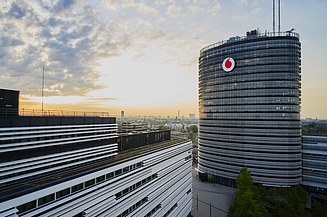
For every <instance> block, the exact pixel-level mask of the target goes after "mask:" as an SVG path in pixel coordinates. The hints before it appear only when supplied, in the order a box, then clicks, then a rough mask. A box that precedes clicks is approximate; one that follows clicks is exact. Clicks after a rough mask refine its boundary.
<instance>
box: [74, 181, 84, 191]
mask: <svg viewBox="0 0 327 217" xmlns="http://www.w3.org/2000/svg"><path fill="white" fill-rule="evenodd" d="M81 189H83V183H81V184H78V185H75V186H73V187H72V193H74V192H76V191H79V190H81Z"/></svg>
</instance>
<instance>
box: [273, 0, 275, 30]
mask: <svg viewBox="0 0 327 217" xmlns="http://www.w3.org/2000/svg"><path fill="white" fill-rule="evenodd" d="M273 34H274V35H275V0H273Z"/></svg>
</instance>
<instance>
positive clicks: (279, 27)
mask: <svg viewBox="0 0 327 217" xmlns="http://www.w3.org/2000/svg"><path fill="white" fill-rule="evenodd" d="M278 33H279V34H280V0H278Z"/></svg>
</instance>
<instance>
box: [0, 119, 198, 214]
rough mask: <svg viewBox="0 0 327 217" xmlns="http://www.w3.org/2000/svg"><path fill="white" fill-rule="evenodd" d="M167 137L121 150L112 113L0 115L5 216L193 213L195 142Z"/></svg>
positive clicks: (0, 201) (0, 205)
mask: <svg viewBox="0 0 327 217" xmlns="http://www.w3.org/2000/svg"><path fill="white" fill-rule="evenodd" d="M126 136H128V135H126ZM133 136H134V137H135V135H133ZM158 138H161V139H162V137H158ZM165 138H166V137H165ZM167 138H169V139H168V140H167V139H166V140H165V141H160V142H157V141H154V143H153V144H141V143H140V144H139V145H138V147H134V146H133V147H134V148H133V149H129V150H122V151H118V144H117V124H116V120H115V118H112V117H89V116H81V117H80V116H79V117H76V116H75V117H74V116H15V117H0V171H1V172H0V186H1V187H0V216H4V217H5V216H8V217H9V216H10V217H12V216H47V217H49V216H73V217H82V216H92V217H95V216H113V217H116V216H117V217H122V216H147V217H148V216H174V217H175V216H188V215H189V214H190V212H191V206H192V166H191V154H192V153H191V152H192V143H191V141H189V140H183V139H170V136H169V137H167ZM133 140H135V138H134V139H133ZM126 147H130V145H127V146H126Z"/></svg>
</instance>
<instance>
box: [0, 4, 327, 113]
mask: <svg viewBox="0 0 327 217" xmlns="http://www.w3.org/2000/svg"><path fill="white" fill-rule="evenodd" d="M326 9H327V3H326V2H324V1H322V0H320V1H297V4H296V5H295V4H294V2H292V1H286V0H283V1H282V7H281V30H282V31H286V30H290V29H292V28H295V32H298V33H299V34H300V41H301V43H302V88H301V90H302V109H301V110H302V111H301V118H306V117H310V118H316V117H317V118H323V119H326V118H327V113H326V112H325V111H326V109H327V100H326V94H325V93H326V92H327V87H326V82H327V75H326V73H324V69H325V68H326V63H325V62H324V60H325V56H326V55H325V54H324V50H325V49H327V46H326V45H327V43H326V42H325V41H324V39H325V37H326V36H327V32H326V30H324V29H323V26H324V20H326V19H327V15H326V14H325V11H326ZM0 20H1V23H0V29H1V32H2V33H3V34H2V36H1V39H0V40H1V43H0V48H1V50H0V72H1V73H0V88H9V89H16V90H20V94H21V100H20V102H21V103H20V108H36V109H37V108H38V109H40V108H41V99H40V96H41V79H42V65H43V63H44V65H45V91H44V92H45V96H46V97H45V98H44V104H45V109H65V110H87V111H109V112H110V113H111V114H114V115H119V114H120V111H121V110H124V111H125V115H127V116H128V115H162V116H165V115H170V116H176V114H177V111H178V110H179V111H180V115H181V116H188V114H189V113H195V114H196V116H198V84H197V83H198V56H199V51H200V49H201V48H203V47H204V46H206V45H208V44H211V43H215V42H217V41H221V40H222V39H224V40H227V39H228V38H229V37H230V36H237V35H238V36H244V35H245V32H246V31H249V30H252V29H257V28H260V29H261V31H265V30H267V31H272V2H271V1H259V0H258V1H247V0H238V1H237V0H233V1H210V2H209V1H206V0H200V1H196V0H193V1H192V0H184V1H174V0H171V1H160V0H157V1H133V0H126V1H101V0H99V1H87V0H85V1H74V0H60V1H43V2H39V1H6V2H1V3H0Z"/></svg>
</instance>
